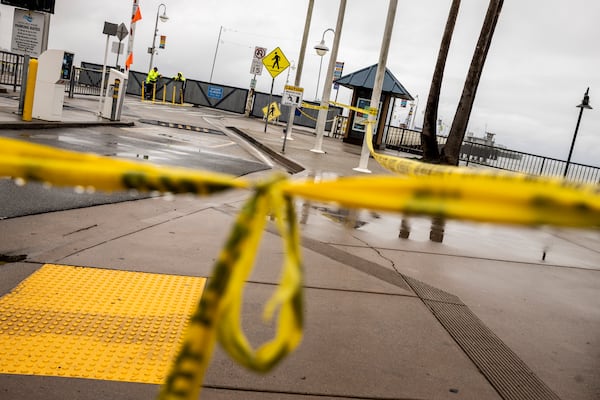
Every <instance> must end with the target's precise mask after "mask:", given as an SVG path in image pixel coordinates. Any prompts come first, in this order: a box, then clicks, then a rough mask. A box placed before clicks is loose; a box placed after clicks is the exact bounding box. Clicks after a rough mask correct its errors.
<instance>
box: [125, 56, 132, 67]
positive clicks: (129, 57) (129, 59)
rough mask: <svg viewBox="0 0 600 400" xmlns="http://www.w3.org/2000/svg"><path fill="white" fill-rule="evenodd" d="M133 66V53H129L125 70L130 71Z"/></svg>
mask: <svg viewBox="0 0 600 400" xmlns="http://www.w3.org/2000/svg"><path fill="white" fill-rule="evenodd" d="M131 64H133V53H129V55H128V56H127V60H125V69H127V70H129V67H131Z"/></svg>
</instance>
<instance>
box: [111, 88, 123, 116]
mask: <svg viewBox="0 0 600 400" xmlns="http://www.w3.org/2000/svg"><path fill="white" fill-rule="evenodd" d="M120 84H121V80H120V79H115V84H114V86H113V95H112V107H111V109H110V120H111V121H116V114H117V103H118V102H119V85H120Z"/></svg>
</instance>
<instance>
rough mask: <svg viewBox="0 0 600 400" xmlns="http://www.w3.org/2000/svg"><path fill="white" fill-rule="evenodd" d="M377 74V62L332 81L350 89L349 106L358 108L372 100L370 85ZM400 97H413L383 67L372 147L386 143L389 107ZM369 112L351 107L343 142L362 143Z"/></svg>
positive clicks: (363, 106)
mask: <svg viewBox="0 0 600 400" xmlns="http://www.w3.org/2000/svg"><path fill="white" fill-rule="evenodd" d="M376 75H377V64H375V65H372V66H370V67H367V68H363V69H361V70H359V71H356V72H353V73H351V74H349V75H345V76H342V77H341V78H339V79H337V80H336V81H335V83H337V84H339V85H342V86H344V87H347V88H350V89H352V91H353V92H352V102H351V105H352V106H354V107H358V108H366V107H368V106H369V104H370V102H371V97H372V95H373V87H374V86H375V76H376ZM396 98H400V99H403V100H407V101H412V100H413V97H412V96H411V95H410V93H408V91H407V90H406V89H405V88H404V86H403V85H402V84H401V83H400V81H398V80H397V79H396V78H395V77H394V75H392V73H391V72H390V71H389V70H388V69H387V68H386V70H385V76H384V79H383V88H382V91H381V98H380V103H379V105H378V106H377V109H378V115H377V123H376V126H375V128H374V132H373V146H374V147H375V148H381V147H383V146H384V145H385V140H384V136H385V128H386V126H388V125H389V123H390V121H391V117H392V115H391V114H392V113H391V110H392V108H393V107H390V105H391V104H392V100H394V99H396ZM367 118H368V115H367V114H365V113H359V112H356V111H352V110H350V113H349V115H348V123H347V124H346V131H345V132H344V134H343V141H344V142H346V143H351V144H356V145H362V143H363V139H364V136H365V130H366V125H365V121H366V120H367Z"/></svg>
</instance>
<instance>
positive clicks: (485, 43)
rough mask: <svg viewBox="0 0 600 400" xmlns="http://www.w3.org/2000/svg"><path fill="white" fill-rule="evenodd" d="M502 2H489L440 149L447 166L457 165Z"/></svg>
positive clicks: (497, 0) (495, 0)
mask: <svg viewBox="0 0 600 400" xmlns="http://www.w3.org/2000/svg"><path fill="white" fill-rule="evenodd" d="M503 3H504V0H490V4H489V6H488V10H487V13H486V16H485V20H484V22H483V26H482V28H481V33H480V35H479V40H478V41H477V47H476V48H475V52H474V54H473V59H472V60H471V66H470V67H469V72H468V74H467V79H466V81H465V86H464V87H463V92H462V95H461V97H460V101H459V103H458V108H457V109H456V114H455V115H454V120H453V121H452V126H451V128H450V133H449V134H448V141H447V142H446V145H445V146H444V148H443V149H442V156H441V157H442V160H441V161H442V162H443V163H444V164H449V165H458V160H459V157H460V149H461V145H462V142H463V140H464V138H465V132H466V130H467V124H468V123H469V117H470V116H471V110H472V109H473V103H474V102H475V95H476V94H477V87H478V85H479V80H480V78H481V73H482V71H483V66H484V64H485V59H486V56H487V53H488V50H489V49H490V45H491V43H492V37H493V36H494V30H495V29H496V23H497V22H498V17H499V16H500V11H501V9H502V4H503Z"/></svg>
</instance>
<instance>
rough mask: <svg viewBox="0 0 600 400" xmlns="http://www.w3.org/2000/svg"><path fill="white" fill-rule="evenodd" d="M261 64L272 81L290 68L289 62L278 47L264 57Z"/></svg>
mask: <svg viewBox="0 0 600 400" xmlns="http://www.w3.org/2000/svg"><path fill="white" fill-rule="evenodd" d="M262 63H263V65H264V66H265V68H266V69H267V71H269V73H270V74H271V76H272V77H273V79H275V77H276V76H277V75H279V74H280V73H281V72H283V71H284V70H285V69H286V68H287V67H289V66H290V62H289V61H288V59H287V58H285V54H283V51H281V49H280V48H279V47H277V48H276V49H275V50H273V51H271V52H270V53H269V54H267V55H266V56H264V57H263V58H262Z"/></svg>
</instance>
